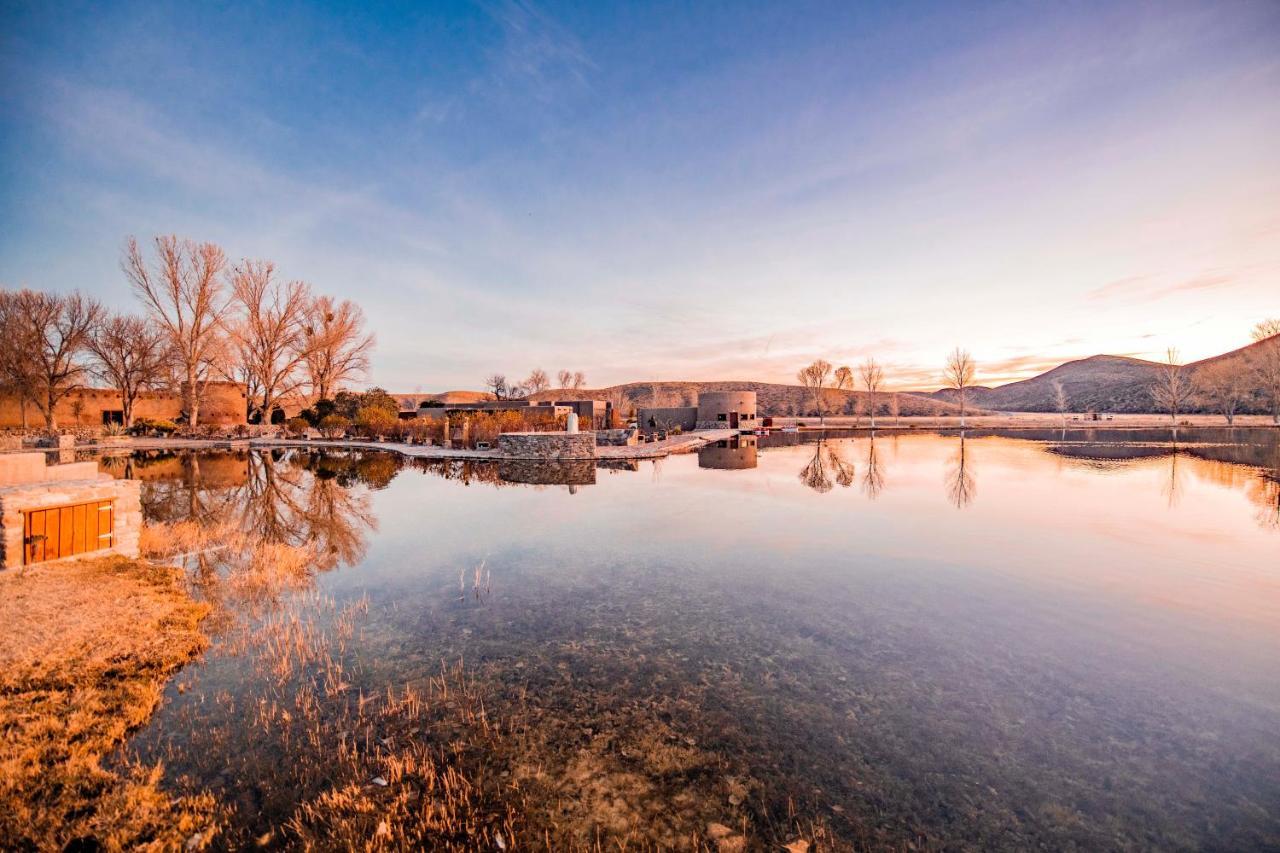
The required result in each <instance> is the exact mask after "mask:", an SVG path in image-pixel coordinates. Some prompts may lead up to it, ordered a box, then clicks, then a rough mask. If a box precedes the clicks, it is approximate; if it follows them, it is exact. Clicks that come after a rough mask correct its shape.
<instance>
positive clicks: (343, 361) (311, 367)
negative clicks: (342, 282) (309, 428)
mask: <svg viewBox="0 0 1280 853" xmlns="http://www.w3.org/2000/svg"><path fill="white" fill-rule="evenodd" d="M305 334H306V338H307V340H306V344H305V349H306V352H307V355H306V359H305V362H306V372H307V382H308V385H309V386H310V387H309V391H310V396H311V398H312V400H313V401H314V400H329V399H332V398H333V395H334V394H336V393H337V392H338V390H339V389H341V388H342V386H343V385H344V384H346V383H348V382H353V381H355V380H357V379H359V378H361V377H363V376H364V375H365V374H366V373H368V371H369V357H370V356H371V355H372V354H373V346H374V337H373V335H372V334H371V333H369V332H366V331H365V329H364V312H363V311H361V310H360V306H359V305H356V304H355V303H354V302H352V301H351V300H349V299H343V300H342V301H341V302H339V301H337V300H335V299H334V298H333V297H331V296H317V297H316V298H315V299H312V300H311V301H310V303H309V304H308V305H307V321H306V329H305Z"/></svg>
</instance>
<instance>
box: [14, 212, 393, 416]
mask: <svg viewBox="0 0 1280 853" xmlns="http://www.w3.org/2000/svg"><path fill="white" fill-rule="evenodd" d="M152 248H153V251H152V256H151V257H150V258H148V257H147V256H146V254H145V253H144V252H143V250H142V248H141V247H140V246H139V244H138V242H137V240H135V239H133V238H130V239H129V241H128V243H127V245H126V247H125V251H124V258H123V260H122V262H121V267H122V269H123V271H124V274H125V277H126V278H127V279H128V281H129V283H130V285H131V286H132V288H133V290H134V293H135V294H136V295H137V297H138V298H139V300H140V301H141V303H142V305H143V308H144V312H145V313H144V314H143V315H141V316H135V315H130V314H118V313H111V312H109V311H107V310H106V309H105V308H104V307H103V306H102V305H101V304H100V303H98V302H97V301H95V300H93V299H91V298H89V297H87V296H84V295H83V294H81V293H79V292H72V293H69V294H53V293H43V292H39V291H33V290H26V289H24V290H16V291H14V290H0V385H2V386H3V388H4V390H5V391H6V392H8V393H9V394H11V395H13V396H15V397H17V398H18V399H19V401H20V404H21V406H22V412H23V419H24V423H23V425H24V427H25V426H26V422H25V417H26V405H27V404H28V403H31V404H34V405H35V407H36V408H37V409H38V410H39V412H40V413H41V414H42V415H43V417H44V421H45V426H46V428H47V429H50V430H52V429H56V428H57V415H56V407H57V405H58V403H59V402H60V401H62V400H63V399H64V398H65V397H66V396H67V395H68V394H70V393H71V392H72V391H74V390H76V389H77V388H80V387H83V386H84V385H85V384H86V383H88V382H89V381H92V380H96V381H98V382H100V383H102V384H104V385H107V386H109V387H111V388H115V389H118V390H119V392H120V394H121V398H122V414H123V420H124V424H125V426H132V425H133V422H134V419H135V417H134V407H135V404H136V402H137V400H138V398H139V397H140V396H141V394H142V393H143V392H144V391H147V390H173V391H178V392H180V393H181V394H182V395H183V409H184V412H185V419H186V422H187V424H188V425H189V426H191V427H194V426H197V425H198V424H199V418H200V405H201V401H202V400H203V399H204V397H205V392H206V390H207V388H208V385H209V383H210V382H214V381H219V380H229V381H236V382H241V383H243V384H244V385H245V388H246V394H247V396H248V398H249V401H250V403H249V408H250V411H248V412H246V415H247V416H249V417H250V418H258V417H260V418H262V419H263V420H269V419H270V418H271V414H272V412H273V411H274V410H275V408H276V406H277V404H278V403H279V401H280V400H281V399H282V398H284V397H286V396H289V395H299V396H304V397H307V398H309V399H311V400H312V401H315V400H320V399H329V398H331V397H332V395H333V394H334V393H336V391H337V390H338V389H339V388H340V387H341V386H342V385H343V384H344V383H348V382H351V381H353V380H355V379H358V378H360V377H361V376H362V375H363V374H364V373H365V372H366V371H367V370H368V368H369V357H370V355H371V353H372V351H373V346H374V338H373V335H372V334H369V333H367V332H366V331H365V321H364V314H363V313H362V312H361V310H360V308H359V306H357V305H356V304H355V303H353V302H351V301H349V300H336V299H334V298H333V297H330V296H324V295H316V294H313V293H312V291H311V288H310V286H309V285H307V284H306V283H305V282H302V281H294V280H285V279H283V278H282V277H280V276H279V275H277V273H276V268H275V265H274V264H273V263H272V262H270V261H261V260H243V261H241V262H240V263H239V264H235V265H231V264H229V263H228V261H227V258H226V254H225V253H224V252H223V250H222V249H221V248H220V247H218V246H217V245H215V244H213V243H198V242H195V241H193V240H184V239H179V238H177V237H173V236H161V237H157V238H155V240H154V245H153V247H152Z"/></svg>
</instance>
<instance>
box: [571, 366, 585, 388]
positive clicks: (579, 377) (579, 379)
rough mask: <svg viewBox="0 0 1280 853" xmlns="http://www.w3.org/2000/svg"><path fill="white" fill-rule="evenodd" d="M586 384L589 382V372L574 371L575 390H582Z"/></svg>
mask: <svg viewBox="0 0 1280 853" xmlns="http://www.w3.org/2000/svg"><path fill="white" fill-rule="evenodd" d="M586 384H587V374H585V373H583V372H582V371H581V370H578V371H574V374H573V390H575V391H581V390H582V389H583V388H585V387H586Z"/></svg>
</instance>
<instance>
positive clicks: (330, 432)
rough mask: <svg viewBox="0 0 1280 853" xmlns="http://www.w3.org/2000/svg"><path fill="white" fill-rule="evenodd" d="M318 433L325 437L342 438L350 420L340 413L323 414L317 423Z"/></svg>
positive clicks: (349, 424)
mask: <svg viewBox="0 0 1280 853" xmlns="http://www.w3.org/2000/svg"><path fill="white" fill-rule="evenodd" d="M317 426H318V427H319V429H320V434H321V435H323V436H324V437H325V438H342V436H343V435H344V434H345V433H346V431H347V427H349V426H351V421H349V420H347V419H346V418H344V417H343V416H342V415H325V416H324V417H323V418H321V419H320V423H319V424H317Z"/></svg>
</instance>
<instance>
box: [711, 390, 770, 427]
mask: <svg viewBox="0 0 1280 853" xmlns="http://www.w3.org/2000/svg"><path fill="white" fill-rule="evenodd" d="M755 427H756V392H755V391H707V392H705V393H703V394H699V395H698V425H697V428H698V429H755Z"/></svg>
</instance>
